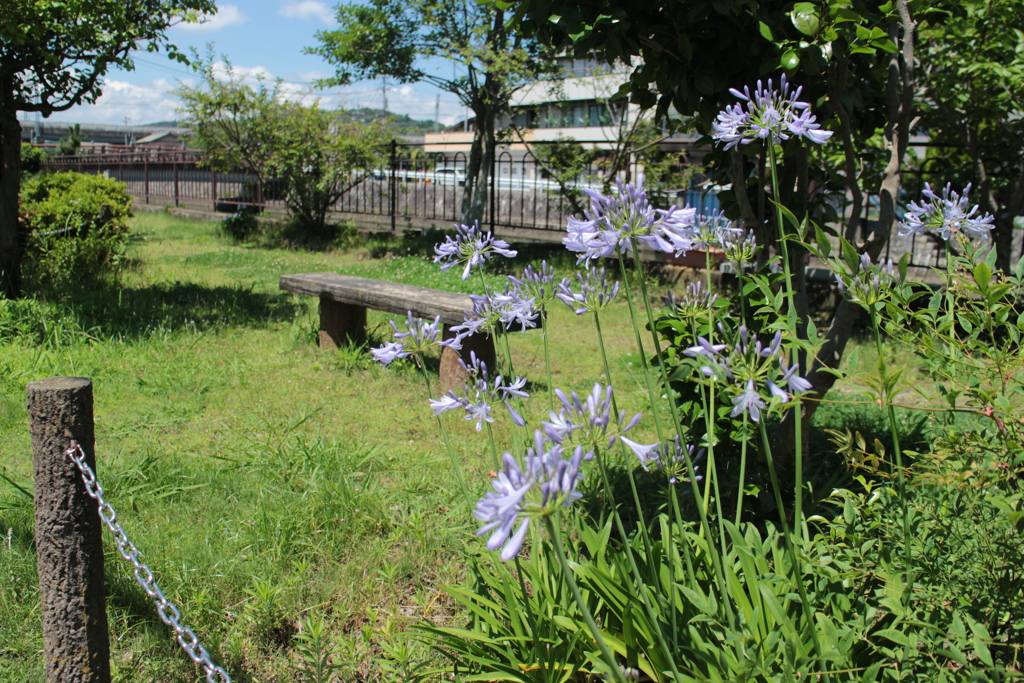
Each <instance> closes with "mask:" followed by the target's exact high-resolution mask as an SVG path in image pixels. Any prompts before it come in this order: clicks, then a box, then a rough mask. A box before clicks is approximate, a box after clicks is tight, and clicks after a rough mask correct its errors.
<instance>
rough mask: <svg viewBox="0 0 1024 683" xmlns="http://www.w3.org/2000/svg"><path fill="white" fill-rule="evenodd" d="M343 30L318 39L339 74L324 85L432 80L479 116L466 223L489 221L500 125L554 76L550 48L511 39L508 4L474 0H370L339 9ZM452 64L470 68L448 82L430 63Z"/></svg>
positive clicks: (468, 176) (468, 173)
mask: <svg viewBox="0 0 1024 683" xmlns="http://www.w3.org/2000/svg"><path fill="white" fill-rule="evenodd" d="M337 19H338V24H339V28H337V29H334V30H331V31H321V32H319V33H318V34H317V39H318V40H319V41H320V45H319V46H318V47H316V48H311V49H310V50H309V52H311V53H312V54H318V55H321V56H322V57H324V58H325V59H326V60H327V61H328V62H330V63H331V64H332V65H334V66H335V67H336V69H337V71H336V73H335V75H334V77H333V78H330V79H327V80H326V81H324V85H347V84H349V83H351V82H353V81H357V80H363V79H368V78H378V77H387V78H393V79H395V80H396V81H397V82H399V83H414V82H426V83H430V84H432V85H435V86H437V87H438V88H440V89H441V90H444V91H446V92H449V93H452V94H453V95H455V96H456V97H458V98H459V100H460V101H461V102H462V103H463V104H464V105H465V106H467V107H469V109H470V110H471V111H472V112H473V115H474V117H475V123H474V127H473V144H472V147H471V148H470V154H469V159H468V162H467V168H466V191H465V194H464V196H463V202H462V211H461V213H462V222H463V223H467V224H469V223H472V222H473V221H474V220H479V219H481V218H482V217H483V212H484V205H485V203H486V199H487V189H488V188H487V185H488V183H487V181H488V178H489V177H490V173H491V167H492V165H493V163H494V158H495V150H496V148H497V139H496V136H495V127H496V125H497V120H498V117H499V115H500V114H501V113H503V112H505V111H507V109H508V101H509V97H510V96H511V94H512V93H513V92H514V91H515V89H516V88H518V87H520V86H522V85H523V84H524V83H527V82H530V81H533V80H536V79H537V78H540V77H542V76H543V75H545V74H547V73H553V71H552V70H553V62H552V61H551V60H550V58H549V57H550V55H549V51H548V50H547V48H545V47H544V46H543V45H542V44H541V43H540V42H538V41H531V40H526V39H524V38H523V36H522V35H519V34H517V35H512V34H510V33H509V32H508V30H507V28H506V26H505V19H506V16H505V12H504V10H503V9H501V3H495V4H493V5H492V4H488V3H478V2H476V1H475V0H370V2H368V3H366V4H355V3H353V4H350V5H339V6H338V7H337ZM436 58H440V59H445V60H448V61H450V62H452V63H454V64H455V65H457V67H461V68H462V69H463V70H464V71H463V73H462V74H461V75H460V74H455V75H453V76H452V77H451V78H444V77H441V76H438V75H436V74H435V73H431V72H429V71H427V70H426V67H425V66H424V65H423V64H422V61H421V60H423V59H436Z"/></svg>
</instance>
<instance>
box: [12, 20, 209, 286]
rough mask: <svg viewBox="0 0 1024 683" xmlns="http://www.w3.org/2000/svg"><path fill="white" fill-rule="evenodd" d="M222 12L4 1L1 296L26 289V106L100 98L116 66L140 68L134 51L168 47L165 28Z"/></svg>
mask: <svg viewBox="0 0 1024 683" xmlns="http://www.w3.org/2000/svg"><path fill="white" fill-rule="evenodd" d="M213 11H215V7H214V2H213V0H121V1H119V2H95V1H87V0H65V1H63V2H50V1H49V0H4V5H3V11H0V295H3V296H6V297H8V298H13V297H18V296H20V295H21V259H22V244H21V239H20V237H19V234H18V187H19V182H20V166H21V124H20V123H19V122H18V112H19V111H34V112H40V113H41V114H42V115H43V116H49V115H50V114H52V113H53V112H58V111H65V110H67V109H69V108H71V107H73V106H75V105H76V104H82V103H84V102H94V101H95V100H96V98H97V97H99V96H100V94H101V79H102V77H103V76H104V75H105V74H106V73H107V72H108V71H109V70H110V69H111V68H112V67H118V68H122V69H129V70H131V69H132V68H134V62H133V60H132V56H131V53H132V51H133V50H136V49H139V48H140V47H144V48H145V49H146V50H148V51H151V52H152V51H156V50H159V49H161V48H166V49H167V50H168V53H169V56H170V57H171V58H172V59H177V60H179V61H185V57H184V55H182V54H181V53H179V52H178V50H177V49H176V48H175V47H174V45H171V44H170V43H168V42H167V40H166V37H165V32H166V31H167V29H168V28H170V27H171V26H173V25H175V24H177V23H179V22H182V21H194V20H197V19H198V18H199V16H200V14H201V13H208V12H213Z"/></svg>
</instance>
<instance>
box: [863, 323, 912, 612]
mask: <svg viewBox="0 0 1024 683" xmlns="http://www.w3.org/2000/svg"><path fill="white" fill-rule="evenodd" d="M867 309H868V312H869V313H870V314H871V328H872V329H873V330H874V333H875V349H876V351H877V353H878V380H879V382H881V388H882V394H881V396H880V398H881V400H882V401H883V402H884V403H885V410H886V414H887V415H888V417H889V431H890V432H891V433H892V451H893V455H895V457H896V477H897V482H898V484H899V487H900V508H901V512H902V513H903V562H904V564H905V565H906V572H907V578H906V581H907V588H906V590H905V591H904V593H903V604H904V606H909V605H910V598H911V594H912V593H913V591H914V574H913V571H912V567H913V565H912V564H911V562H912V559H913V558H912V556H911V552H910V513H909V510H908V509H907V483H906V480H905V478H904V474H903V451H902V449H901V448H900V433H899V428H898V427H897V425H896V410H895V409H894V408H893V406H892V401H891V400H890V397H889V388H888V381H887V380H888V373H887V372H886V369H885V356H883V355H882V354H883V350H882V333H881V331H880V330H879V328H878V313H877V312H876V311H875V307H874V306H868V307H867Z"/></svg>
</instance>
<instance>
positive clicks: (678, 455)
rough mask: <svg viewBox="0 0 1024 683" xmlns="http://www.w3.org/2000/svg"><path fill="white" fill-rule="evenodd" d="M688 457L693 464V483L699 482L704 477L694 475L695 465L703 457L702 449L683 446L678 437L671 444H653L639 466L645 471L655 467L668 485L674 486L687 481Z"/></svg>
mask: <svg viewBox="0 0 1024 683" xmlns="http://www.w3.org/2000/svg"><path fill="white" fill-rule="evenodd" d="M687 455H689V456H690V462H691V463H693V471H694V475H695V477H694V481H700V480H701V479H703V478H704V477H703V476H702V475H700V474H696V473H697V472H698V471H699V469H700V468H699V467H697V463H698V462H700V460H701V458H703V457H704V449H703V448H701V449H699V450H698V449H697V448H695V447H694V446H691V445H686V444H683V443H682V441H681V440H680V438H679V437H678V436H676V437H675V439H674V440H673V441H672V442H669V443H664V444H655V448H654V449H653V450H651V451H650V452H649V453H648V454H647V457H646V458H641V459H640V465H641V467H643V468H644V470H645V471H650V468H651V467H652V466H653V467H656V468H658V469H659V470H661V471H662V472H664V473H665V475H666V476H667V477H668V483H669V484H673V485H674V484H676V483H678V482H679V481H688V480H689V477H690V473H689V471H688V470H689V468H688V467H687V465H686V456H687Z"/></svg>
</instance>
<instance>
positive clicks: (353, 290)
mask: <svg viewBox="0 0 1024 683" xmlns="http://www.w3.org/2000/svg"><path fill="white" fill-rule="evenodd" d="M280 287H281V289H283V290H285V291H286V292H294V293H295V294H308V295H310V296H318V297H322V298H327V299H330V300H332V301H340V302H341V303H345V304H353V305H356V306H365V307H366V308H372V309H373V310H375V311H386V312H388V313H396V314H398V315H405V314H406V313H407V312H409V311H412V314H413V315H414V316H416V317H417V318H427V319H430V320H433V319H434V318H435V317H436V316H439V315H440V316H441V322H443V323H448V324H449V325H461V324H462V322H463V315H462V314H463V311H468V310H470V309H472V308H473V301H472V300H471V299H470V298H469V295H468V294H456V293H453V292H445V291H442V290H439V289H428V288H427V287H416V286H414V285H403V284H398V283H396V282H385V281H383V280H371V279H369V278H365V277H354V276H352V275H341V274H339V273H301V274H298V275H282V276H281V280H280Z"/></svg>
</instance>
